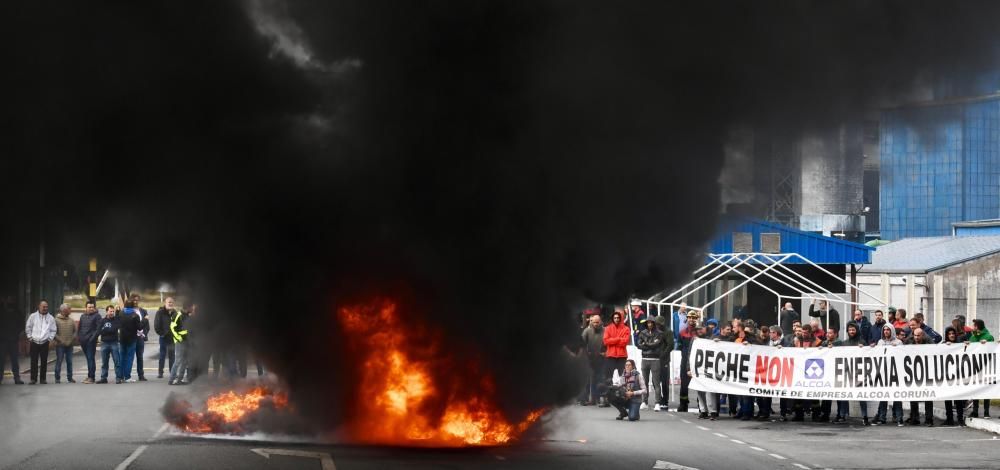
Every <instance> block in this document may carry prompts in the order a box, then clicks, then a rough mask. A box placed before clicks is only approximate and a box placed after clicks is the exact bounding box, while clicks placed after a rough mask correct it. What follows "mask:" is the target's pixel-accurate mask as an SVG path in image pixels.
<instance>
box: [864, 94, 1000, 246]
mask: <svg viewBox="0 0 1000 470" xmlns="http://www.w3.org/2000/svg"><path fill="white" fill-rule="evenodd" d="M880 135H881V145H880V152H879V153H880V156H879V158H880V186H881V187H880V193H881V197H880V208H879V209H880V230H881V238H882V239H885V240H900V239H904V238H908V237H932V236H944V235H950V234H952V224H953V223H956V222H960V221H967V220H977V219H996V218H997V217H1000V140H998V138H1000V94H998V93H990V94H984V95H979V96H972V97H958V98H951V97H949V98H946V99H937V100H932V101H926V102H920V103H914V104H908V105H904V106H899V107H895V108H891V109H886V110H884V111H883V113H882V120H881V129H880Z"/></svg>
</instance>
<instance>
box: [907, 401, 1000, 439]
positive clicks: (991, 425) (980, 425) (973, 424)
mask: <svg viewBox="0 0 1000 470" xmlns="http://www.w3.org/2000/svg"><path fill="white" fill-rule="evenodd" d="M937 403H938V402H934V404H935V405H937ZM942 406H944V405H942ZM903 414H904V415H905V414H906V411H905V410H904V413H903ZM934 418H935V419H940V420H941V421H944V420H945V418H946V416H945V412H944V410H943V409H939V408H937V406H935V407H934ZM965 424H966V425H967V427H969V428H971V429H978V430H980V431H986V432H991V433H994V434H1000V421H998V420H995V419H983V418H969V417H966V418H965Z"/></svg>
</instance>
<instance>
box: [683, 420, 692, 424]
mask: <svg viewBox="0 0 1000 470" xmlns="http://www.w3.org/2000/svg"><path fill="white" fill-rule="evenodd" d="M681 422H682V423H688V424H691V422H690V421H688V420H686V419H681Z"/></svg>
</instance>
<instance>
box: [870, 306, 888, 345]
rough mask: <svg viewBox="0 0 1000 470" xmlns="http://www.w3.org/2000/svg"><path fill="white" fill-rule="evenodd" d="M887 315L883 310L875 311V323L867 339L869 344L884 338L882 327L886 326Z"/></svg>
mask: <svg viewBox="0 0 1000 470" xmlns="http://www.w3.org/2000/svg"><path fill="white" fill-rule="evenodd" d="M885 324H886V322H885V317H884V315H883V314H882V311H881V310H876V311H875V323H874V324H873V325H872V326H871V328H870V329H869V330H868V337H867V338H865V340H866V341H867V342H868V344H877V343H878V341H879V340H880V339H882V327H883V326H885Z"/></svg>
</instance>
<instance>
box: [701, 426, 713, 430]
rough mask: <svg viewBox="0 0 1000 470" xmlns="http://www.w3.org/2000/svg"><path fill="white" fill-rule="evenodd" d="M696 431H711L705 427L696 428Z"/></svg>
mask: <svg viewBox="0 0 1000 470" xmlns="http://www.w3.org/2000/svg"><path fill="white" fill-rule="evenodd" d="M698 429H701V430H702V431H711V429H708V428H706V427H705V426H698Z"/></svg>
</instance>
